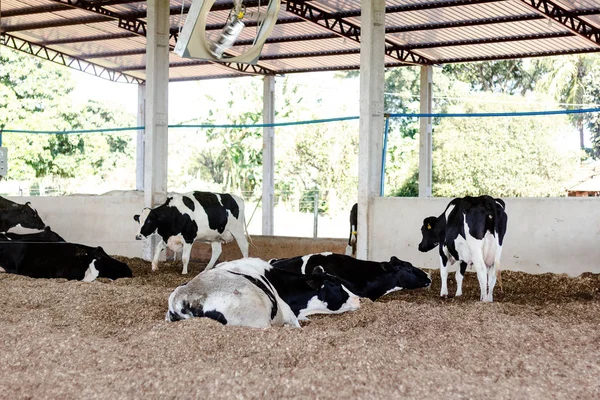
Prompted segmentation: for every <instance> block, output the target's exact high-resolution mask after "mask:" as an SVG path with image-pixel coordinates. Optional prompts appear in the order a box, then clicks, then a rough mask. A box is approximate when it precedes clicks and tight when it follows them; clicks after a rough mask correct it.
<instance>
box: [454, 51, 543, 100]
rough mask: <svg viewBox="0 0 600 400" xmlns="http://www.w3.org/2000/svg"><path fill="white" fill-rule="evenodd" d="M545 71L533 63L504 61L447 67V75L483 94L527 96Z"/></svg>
mask: <svg viewBox="0 0 600 400" xmlns="http://www.w3.org/2000/svg"><path fill="white" fill-rule="evenodd" d="M545 72H546V69H545V68H543V67H541V64H536V63H532V62H531V61H530V60H523V59H521V60H501V61H485V62H474V63H465V64H447V65H444V74H446V75H448V76H451V77H453V78H455V79H456V80H459V81H462V82H468V83H469V84H470V85H471V89H472V90H474V91H482V92H495V93H503V94H511V95H512V94H519V95H525V94H526V93H527V92H529V91H531V90H533V89H534V87H535V85H536V82H537V81H538V80H539V79H540V78H541V77H542V75H543V74H544V73H545Z"/></svg>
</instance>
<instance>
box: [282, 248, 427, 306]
mask: <svg viewBox="0 0 600 400" xmlns="http://www.w3.org/2000/svg"><path fill="white" fill-rule="evenodd" d="M270 263H271V265H273V266H274V267H275V268H278V269H284V270H286V271H290V272H295V273H302V274H311V273H313V271H314V270H315V268H318V267H321V268H323V270H324V271H325V272H326V273H327V274H330V275H333V276H334V277H336V278H338V279H339V281H340V282H341V283H342V284H343V285H344V287H346V288H347V289H348V290H349V291H350V292H352V293H353V294H354V295H356V296H359V297H366V298H369V299H371V300H377V299H378V298H379V297H381V296H383V295H386V294H388V293H391V292H395V291H397V290H401V289H418V288H424V287H428V286H429V285H431V279H430V277H429V275H428V274H427V273H426V272H424V271H422V270H420V269H419V268H416V267H414V266H413V265H412V264H411V263H409V262H406V261H401V260H399V259H398V258H396V257H392V258H390V261H382V262H375V261H364V260H357V259H355V258H353V257H350V256H347V255H343V254H332V253H321V254H309V255H306V256H301V257H294V258H285V259H280V260H271V261H270Z"/></svg>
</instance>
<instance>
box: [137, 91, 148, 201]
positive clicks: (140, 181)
mask: <svg viewBox="0 0 600 400" xmlns="http://www.w3.org/2000/svg"><path fill="white" fill-rule="evenodd" d="M145 124H146V84H145V83H140V84H139V85H138V109H137V126H144V125H145ZM144 133H145V132H144V130H143V129H140V130H139V131H137V140H136V155H135V190H140V191H141V190H144V152H145V150H144Z"/></svg>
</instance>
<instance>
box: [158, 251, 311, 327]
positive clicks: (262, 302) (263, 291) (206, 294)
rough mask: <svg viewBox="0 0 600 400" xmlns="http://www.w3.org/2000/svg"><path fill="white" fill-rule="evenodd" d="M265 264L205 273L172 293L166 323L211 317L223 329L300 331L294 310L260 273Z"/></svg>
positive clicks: (251, 261) (235, 264) (242, 263)
mask: <svg viewBox="0 0 600 400" xmlns="http://www.w3.org/2000/svg"><path fill="white" fill-rule="evenodd" d="M262 263H264V261H262V260H259V259H255V258H245V259H242V260H236V261H231V262H225V263H221V264H219V266H218V267H217V268H213V269H210V270H205V271H203V272H201V273H200V274H198V275H197V276H196V277H195V278H194V279H192V280H191V281H189V282H188V283H186V284H185V285H182V286H179V287H178V288H177V289H175V291H174V292H173V293H171V295H170V296H169V311H168V312H167V315H166V320H167V321H171V322H172V321H179V320H182V319H188V318H192V317H207V318H211V319H214V320H215V321H218V322H220V323H222V324H223V325H239V326H249V327H253V328H267V327H269V326H271V325H275V326H282V325H290V326H294V327H300V324H299V323H298V320H297V318H296V316H295V315H294V313H293V312H292V310H291V309H290V307H289V306H288V305H287V304H286V303H285V302H284V301H283V300H282V299H281V297H279V295H278V294H277V291H276V290H275V289H274V288H273V286H272V285H271V284H270V283H269V282H268V281H267V280H266V278H265V277H264V275H262V274H261V273H260V271H261V270H264V268H261V267H262Z"/></svg>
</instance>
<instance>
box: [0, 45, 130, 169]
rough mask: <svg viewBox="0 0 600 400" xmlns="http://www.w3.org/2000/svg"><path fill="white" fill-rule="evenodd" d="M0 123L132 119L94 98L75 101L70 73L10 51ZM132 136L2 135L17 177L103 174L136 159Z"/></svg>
mask: <svg viewBox="0 0 600 400" xmlns="http://www.w3.org/2000/svg"><path fill="white" fill-rule="evenodd" d="M0 65H2V68H1V69H0V71H2V72H0V125H1V126H3V127H5V128H10V129H24V130H73V129H92V128H99V127H119V126H131V125H132V124H133V122H134V117H133V116H131V115H126V114H125V113H123V112H122V111H121V110H118V109H116V108H111V107H108V106H106V105H103V104H99V103H97V102H95V101H89V102H88V103H87V104H85V105H83V106H81V107H77V108H76V107H74V106H73V105H72V104H71V99H70V97H69V93H71V91H72V90H73V82H72V80H71V77H70V71H69V70H67V69H66V68H61V67H58V66H55V65H53V64H52V63H49V62H44V61H42V60H38V59H36V58H35V57H31V56H28V55H21V54H19V53H16V52H13V51H11V50H8V49H3V51H2V53H0ZM131 138H132V135H131V134H122V135H119V134H97V133H90V134H79V135H72V134H68V135H47V134H14V133H10V134H4V135H3V145H4V146H6V147H8V148H9V160H10V161H9V173H8V176H7V178H9V179H13V180H30V181H31V180H33V179H35V178H43V177H48V176H53V177H60V178H72V177H76V176H77V177H81V178H84V177H86V176H94V175H96V176H99V177H100V178H102V177H104V176H105V175H106V174H107V173H108V172H110V171H111V170H113V169H115V168H117V167H119V166H122V165H123V164H124V163H126V162H127V161H130V160H132V159H133V153H134V152H135V148H134V145H133V143H132V140H131Z"/></svg>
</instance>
